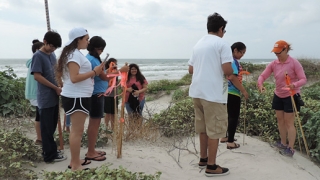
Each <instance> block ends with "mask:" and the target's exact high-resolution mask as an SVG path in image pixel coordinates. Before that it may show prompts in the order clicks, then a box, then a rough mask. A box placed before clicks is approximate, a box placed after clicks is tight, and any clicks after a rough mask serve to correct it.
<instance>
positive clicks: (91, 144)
mask: <svg viewBox="0 0 320 180" xmlns="http://www.w3.org/2000/svg"><path fill="white" fill-rule="evenodd" d="M105 47H106V42H105V40H104V39H102V38H101V37H100V36H93V37H92V38H91V39H90V43H89V45H88V47H87V50H88V51H89V53H88V54H87V55H86V57H87V59H88V60H89V61H90V62H91V66H92V69H94V68H95V67H96V66H99V65H100V64H101V63H102V61H101V58H100V55H101V54H102V52H103V50H104V48H105ZM108 80H109V79H108V78H107V75H106V72H104V71H102V72H101V73H100V75H99V76H95V77H94V88H93V93H92V96H91V110H90V113H89V116H90V118H89V125H88V152H87V154H86V159H88V160H93V161H104V160H106V157H105V155H106V152H104V151H97V150H95V145H96V142H97V137H98V132H99V126H100V123H101V118H103V117H104V96H103V95H102V94H103V93H104V92H105V91H106V90H107V88H108Z"/></svg>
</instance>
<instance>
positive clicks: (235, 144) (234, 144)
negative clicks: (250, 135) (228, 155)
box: [227, 142, 240, 149]
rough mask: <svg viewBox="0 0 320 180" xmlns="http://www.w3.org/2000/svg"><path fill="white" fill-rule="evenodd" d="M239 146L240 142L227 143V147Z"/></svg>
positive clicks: (234, 147)
mask: <svg viewBox="0 0 320 180" xmlns="http://www.w3.org/2000/svg"><path fill="white" fill-rule="evenodd" d="M239 147H240V144H237V143H235V142H232V143H229V142H228V143H227V149H236V148H239Z"/></svg>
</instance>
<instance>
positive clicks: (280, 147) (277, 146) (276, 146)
mask: <svg viewBox="0 0 320 180" xmlns="http://www.w3.org/2000/svg"><path fill="white" fill-rule="evenodd" d="M271 147H275V148H278V149H280V150H283V149H287V145H285V144H282V143H281V142H280V141H277V142H274V143H273V144H271Z"/></svg>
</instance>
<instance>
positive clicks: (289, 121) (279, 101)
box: [258, 40, 307, 157]
mask: <svg viewBox="0 0 320 180" xmlns="http://www.w3.org/2000/svg"><path fill="white" fill-rule="evenodd" d="M290 50H292V49H291V45H290V44H288V43H287V42H286V41H283V40H280V41H277V42H276V43H275V44H274V47H273V49H272V51H271V52H274V54H275V55H276V56H277V59H276V60H274V61H272V62H271V63H270V64H268V65H267V67H266V69H265V70H264V71H263V72H262V74H261V75H260V76H259V78H258V88H259V91H260V92H261V93H263V92H264V91H265V87H264V86H263V82H264V81H265V80H266V79H267V78H269V76H270V75H271V74H272V73H273V76H274V78H275V81H276V89H275V91H274V96H273V101H272V108H273V109H274V110H275V111H276V116H277V120H278V129H279V133H280V141H278V142H275V143H274V144H273V146H274V147H277V148H279V149H280V153H281V154H283V155H286V156H290V157H292V156H293V154H294V149H293V146H294V142H295V139H296V129H295V127H294V118H295V116H294V109H293V104H292V102H291V97H290V95H291V94H290V90H293V91H294V92H295V93H296V94H294V101H295V104H296V107H297V110H298V111H300V104H299V103H298V102H300V101H299V100H298V99H299V98H300V88H301V87H302V86H303V85H305V84H306V83H307V78H306V75H305V73H304V70H303V67H302V66H301V64H300V62H299V61H298V60H296V59H294V58H293V57H291V56H290V55H289V54H288V52H289V51H290ZM286 74H288V76H289V77H290V79H291V84H289V85H287V84H286V79H285V75H286ZM287 138H288V142H289V143H288V144H287Z"/></svg>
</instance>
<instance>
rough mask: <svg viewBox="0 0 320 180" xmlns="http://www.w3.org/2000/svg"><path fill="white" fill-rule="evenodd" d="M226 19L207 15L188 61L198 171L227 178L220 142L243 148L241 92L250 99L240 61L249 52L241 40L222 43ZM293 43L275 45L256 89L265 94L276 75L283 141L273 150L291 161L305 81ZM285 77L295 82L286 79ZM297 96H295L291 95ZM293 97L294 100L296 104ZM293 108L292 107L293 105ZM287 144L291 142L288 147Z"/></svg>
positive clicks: (275, 105)
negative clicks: (219, 152) (240, 137)
mask: <svg viewBox="0 0 320 180" xmlns="http://www.w3.org/2000/svg"><path fill="white" fill-rule="evenodd" d="M226 25H227V21H226V20H225V19H224V18H223V17H222V16H221V15H220V14H218V13H214V14H212V15H209V16H208V19H207V30H208V34H207V35H205V36H203V37H202V38H201V39H200V40H199V41H198V42H197V44H196V45H195V46H194V47H193V52H192V56H191V58H190V60H189V62H188V64H189V73H190V74H192V82H191V85H190V89H189V96H190V97H192V98H193V103H194V111H195V131H196V132H197V133H199V139H200V160H199V163H198V164H199V168H206V171H205V175H206V176H209V177H211V176H222V175H227V174H229V172H230V171H229V169H228V168H225V167H221V166H219V165H217V164H216V157H217V149H218V145H219V139H220V142H221V143H224V142H226V143H227V149H235V148H239V147H240V144H237V143H235V141H236V139H235V138H234V136H235V132H236V128H237V124H238V120H239V115H240V104H241V94H242V95H243V96H244V98H245V99H248V98H249V95H248V93H247V91H246V89H245V88H244V87H243V85H242V75H241V74H242V73H241V71H242V68H241V65H240V63H239V62H238V61H239V60H240V59H241V58H242V56H243V55H244V54H245V52H246V46H245V44H244V43H242V42H236V43H234V44H233V45H232V46H231V48H230V46H229V45H228V43H227V42H226V41H225V40H223V37H224V35H225V33H226ZM290 50H291V45H290V44H289V43H287V42H286V41H283V40H280V41H277V42H276V43H275V44H274V47H273V49H272V52H273V53H274V54H275V55H276V57H277V59H276V60H274V61H272V62H271V63H270V64H268V65H267V66H266V69H265V70H264V71H263V72H262V74H261V75H260V76H259V78H258V83H257V86H258V89H259V91H260V92H261V93H263V92H264V91H265V87H264V86H263V82H264V81H265V80H266V79H267V78H269V76H270V75H271V74H272V73H273V75H274V78H275V85H276V88H275V91H274V97H273V101H272V108H273V109H274V110H275V112H276V117H277V121H278V130H279V132H280V141H279V142H275V143H274V146H275V147H277V148H279V149H280V153H281V154H283V155H286V156H289V157H292V156H293V154H294V149H293V146H294V143H295V139H296V129H295V126H294V119H295V114H294V113H295V110H297V111H299V110H300V103H299V98H300V88H301V87H302V86H303V85H305V84H306V82H307V79H306V76H305V73H304V70H303V67H302V66H301V64H300V63H299V61H298V60H296V59H294V58H293V57H291V56H290V55H289V54H288V52H289V51H290ZM286 75H288V76H289V77H290V79H291V83H288V81H286ZM292 92H294V94H292ZM291 96H294V97H293V99H294V100H292V98H291ZM293 103H295V107H296V108H294V104H293ZM287 142H288V143H287Z"/></svg>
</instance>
